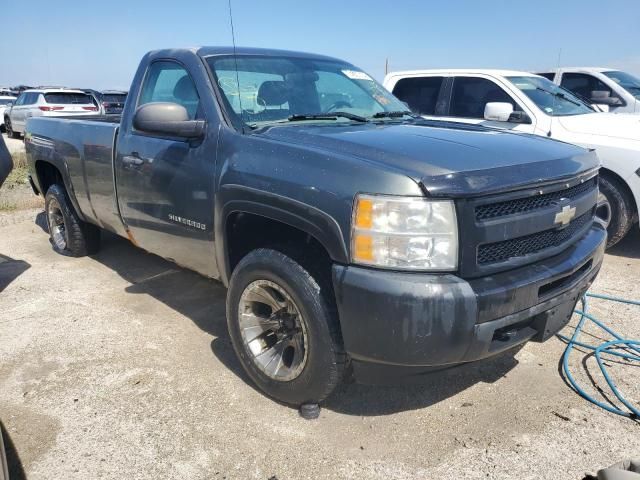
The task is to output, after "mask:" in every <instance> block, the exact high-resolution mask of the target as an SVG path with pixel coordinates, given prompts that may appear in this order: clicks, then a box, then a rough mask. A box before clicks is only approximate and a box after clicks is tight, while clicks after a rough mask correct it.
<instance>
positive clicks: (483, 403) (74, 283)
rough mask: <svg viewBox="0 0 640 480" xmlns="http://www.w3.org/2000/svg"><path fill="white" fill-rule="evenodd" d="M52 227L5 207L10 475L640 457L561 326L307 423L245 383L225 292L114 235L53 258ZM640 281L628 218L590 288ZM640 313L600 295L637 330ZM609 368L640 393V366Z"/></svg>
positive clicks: (522, 472)
mask: <svg viewBox="0 0 640 480" xmlns="http://www.w3.org/2000/svg"><path fill="white" fill-rule="evenodd" d="M0 194H1V193H0ZM43 225H44V223H43V214H42V213H41V212H40V211H39V210H38V209H35V210H25V211H18V212H12V213H0V420H1V421H2V422H3V423H4V427H5V430H6V433H7V434H8V437H9V440H10V446H9V450H10V457H11V458H12V459H13V461H16V460H18V461H19V465H18V468H17V470H16V477H15V478H24V477H25V476H26V478H29V479H54V478H55V479H60V478H64V479H83V480H84V479H95V478H102V479H121V478H128V479H156V478H184V479H263V480H267V479H270V478H276V479H279V480H285V479H336V478H345V479H372V480H373V479H385V480H387V479H416V478H419V479H438V478H495V479H513V478H518V479H554V480H556V479H581V478H582V477H583V476H584V474H585V473H586V472H591V473H595V471H596V470H597V469H598V468H601V467H604V466H607V465H609V464H612V463H614V462H616V461H619V460H621V459H623V458H626V457H632V456H636V457H637V456H640V426H639V425H638V424H637V423H634V422H632V421H630V420H627V419H624V418H622V417H618V416H615V415H612V414H608V413H605V412H604V411H602V410H600V409H598V408H595V407H593V406H592V405H590V404H588V403H587V402H586V401H584V400H583V399H581V398H580V397H579V396H577V395H576V394H574V393H573V392H572V391H571V390H570V389H569V388H568V387H567V386H566V385H565V383H564V382H563V380H562V377H561V376H560V375H559V373H558V364H559V363H558V362H559V359H560V356H561V354H562V351H563V344H562V343H561V342H560V341H559V340H558V339H556V338H553V339H551V340H549V341H548V342H546V343H544V344H536V343H530V344H527V345H526V346H525V347H523V348H521V349H518V350H517V351H515V352H511V353H509V354H506V355H502V356H499V357H497V358H493V359H490V360H488V361H484V362H481V363H478V364H474V365H471V366H467V367H464V368H461V369H454V370H451V371H449V372H444V373H439V374H434V375H431V376H429V377H427V378H425V384H424V385H421V386H414V387H402V388H401V387H385V388H381V387H366V386H359V385H348V386H344V387H342V388H340V389H339V390H338V391H337V392H336V394H335V395H333V396H332V397H331V398H330V399H329V400H328V401H327V403H326V405H324V406H323V409H322V413H321V416H320V419H319V420H316V421H305V420H303V419H301V418H299V417H298V415H297V412H296V411H295V410H292V409H290V408H287V407H284V406H281V405H279V404H277V403H275V402H273V401H271V400H269V399H267V398H265V397H264V396H263V395H261V394H260V393H259V392H257V391H256V390H255V389H254V388H253V387H252V386H251V385H250V384H249V382H248V379H247V378H246V376H245V375H244V374H243V372H242V370H241V367H240V365H239V364H238V362H237V361H236V359H235V356H234V353H233V350H232V348H231V345H230V342H229V339H228V335H227V333H226V324H225V313H224V311H225V308H224V296H225V290H224V288H223V287H222V286H220V285H219V284H217V283H215V282H213V281H209V280H206V279H204V278H202V277H200V276H198V275H196V274H194V273H191V272H188V271H185V270H182V269H180V268H178V267H176V266H175V265H173V264H170V263H168V262H165V261H164V260H162V259H160V258H158V257H156V256H154V255H151V254H147V253H145V252H143V251H141V250H138V249H136V248H135V247H133V246H132V245H131V244H129V243H128V242H127V241H126V240H123V239H120V238H115V237H112V236H104V246H103V249H102V251H101V253H100V254H99V255H97V256H95V257H93V258H82V259H74V258H66V257H62V256H59V255H56V254H55V253H54V252H53V251H52V250H51V247H50V245H49V242H48V236H47V233H46V232H45V229H44V228H43V227H42V226H43ZM638 278H640V232H638V231H637V229H634V231H633V233H632V235H630V236H629V237H628V238H627V239H625V241H624V242H623V244H622V245H620V246H619V247H617V248H615V249H614V250H613V252H611V253H610V254H608V255H607V257H606V259H605V263H604V266H603V269H602V272H601V275H600V277H599V278H598V280H597V282H596V283H595V285H594V287H593V289H592V290H593V291H597V292H602V293H608V294H613V295H622V296H625V297H629V298H636V299H640V282H638ZM638 310H640V308H639V307H628V306H622V305H603V304H596V305H595V306H594V311H596V312H598V314H600V315H601V316H602V317H603V318H607V322H608V324H609V325H611V326H612V327H613V328H614V329H616V330H618V331H619V332H622V333H624V334H625V335H627V336H628V337H631V338H640V322H638V321H637V319H638V314H639V313H640V311H638ZM570 332H571V328H570V327H567V329H566V330H565V332H564V333H566V334H569V333H570ZM594 333H595V334H598V332H595V331H594ZM584 358H585V357H584V355H583V354H581V353H580V352H577V355H576V356H575V358H574V360H573V369H574V371H575V372H576V376H577V377H578V378H579V379H581V381H583V382H584V384H585V385H588V384H589V379H588V377H587V376H586V375H585V365H586V368H587V369H588V371H589V372H590V373H591V375H592V376H593V379H594V381H595V382H596V383H597V384H598V385H602V386H604V383H603V382H602V379H601V378H600V376H599V375H598V374H597V373H596V367H595V364H594V362H593V359H587V360H586V361H585V363H584V365H583V364H582V360H583V359H584ZM612 372H614V374H615V377H616V379H617V381H618V383H619V385H620V386H621V388H622V389H623V390H624V392H625V394H626V395H627V397H628V398H629V399H631V400H633V401H635V402H636V403H639V401H640V382H638V378H639V375H638V374H639V371H638V369H637V368H635V369H634V368H632V367H622V366H615V365H614V366H613V367H612ZM591 390H593V388H592V389H591ZM593 391H594V392H595V390H593ZM21 475H22V476H21ZM12 478H14V477H12Z"/></svg>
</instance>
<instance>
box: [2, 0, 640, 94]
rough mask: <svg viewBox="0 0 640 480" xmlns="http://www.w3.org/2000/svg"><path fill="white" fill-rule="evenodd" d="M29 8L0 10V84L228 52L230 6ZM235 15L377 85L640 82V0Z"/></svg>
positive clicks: (91, 83) (144, 2)
mask: <svg viewBox="0 0 640 480" xmlns="http://www.w3.org/2000/svg"><path fill="white" fill-rule="evenodd" d="M1 1H2V2H9V0H1ZM24 5H25V6H24V7H22V8H16V9H15V11H14V12H13V13H7V12H6V9H2V8H0V19H2V20H4V18H6V17H12V18H11V19H10V21H2V22H1V23H0V24H1V25H2V27H1V31H2V35H1V36H2V38H3V39H4V40H3V45H2V48H0V86H13V85H17V84H27V85H44V84H46V85H64V86H75V87H82V88H95V89H112V88H122V89H127V88H128V86H129V83H130V81H131V78H132V77H133V75H134V73H135V69H136V67H137V65H138V61H139V59H140V58H141V57H142V55H143V54H144V53H145V52H147V51H148V50H154V49H158V48H165V47H189V46H199V45H231V44H232V38H231V28H230V23H229V7H228V1H227V0H206V1H204V0H202V1H200V0H181V1H175V0H172V1H165V0H155V1H154V0H111V1H109V2H105V1H102V0H82V1H80V0H64V1H63V2H54V3H52V2H50V1H44V0H29V2H27V3H25V4H24ZM26 5H28V7H27V6H26ZM53 5H55V6H53ZM231 7H232V12H233V22H234V26H235V36H236V44H237V45H238V46H248V47H269V48H283V49H288V50H299V51H307V52H313V53H321V54H325V55H330V56H334V57H338V58H342V59H344V60H347V61H349V62H351V63H353V64H355V65H357V66H358V67H360V68H362V69H363V70H365V71H367V72H368V73H370V74H371V75H372V76H374V77H375V78H377V79H378V80H382V79H383V77H384V72H385V70H384V69H385V60H386V59H388V61H389V69H390V71H393V70H404V69H417V68H471V67H475V68H508V69H518V70H536V69H546V68H552V67H556V66H558V65H561V66H603V67H613V68H618V69H623V70H627V71H629V72H631V73H634V74H636V75H638V76H640V1H639V0H609V1H606V2H603V1H601V0H599V1H597V2H596V1H592V0H556V1H548V0H536V1H532V0H529V1H497V0H451V1H431V0H397V1H395V2H389V1H379V0H370V1H360V0H322V1H310V0H307V1H304V0H297V1H294V0H231ZM27 10H28V11H29V12H34V14H26V13H27V12H26V11H27ZM12 44H13V45H12Z"/></svg>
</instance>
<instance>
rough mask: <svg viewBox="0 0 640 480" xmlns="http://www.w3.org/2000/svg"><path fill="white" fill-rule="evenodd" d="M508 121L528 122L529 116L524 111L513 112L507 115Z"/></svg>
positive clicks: (529, 121)
mask: <svg viewBox="0 0 640 480" xmlns="http://www.w3.org/2000/svg"><path fill="white" fill-rule="evenodd" d="M509 123H525V124H530V123H532V122H531V117H530V116H529V115H527V114H526V113H524V112H513V113H512V114H511V115H509Z"/></svg>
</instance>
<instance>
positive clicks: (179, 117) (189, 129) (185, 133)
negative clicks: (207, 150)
mask: <svg viewBox="0 0 640 480" xmlns="http://www.w3.org/2000/svg"><path fill="white" fill-rule="evenodd" d="M133 127H134V128H135V129H136V130H140V131H141V132H146V133H155V134H160V135H167V136H170V137H180V138H200V137H202V136H203V135H204V131H205V121H204V120H191V119H189V114H188V113H187V109H186V108H184V107H183V106H182V105H178V104H177V103H171V102H153V103H147V104H145V105H141V106H140V107H138V108H137V109H136V112H135V114H134V115H133Z"/></svg>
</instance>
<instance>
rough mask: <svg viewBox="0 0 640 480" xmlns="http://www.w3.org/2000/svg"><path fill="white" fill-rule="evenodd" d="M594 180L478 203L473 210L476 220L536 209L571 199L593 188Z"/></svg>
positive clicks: (595, 180)
mask: <svg viewBox="0 0 640 480" xmlns="http://www.w3.org/2000/svg"><path fill="white" fill-rule="evenodd" d="M595 182H597V179H596V178H592V179H590V180H589V181H587V182H584V183H579V184H578V185H574V186H573V187H571V188H567V189H564V190H558V191H556V192H551V193H545V194H544V195H536V196H532V197H527V198H518V199H515V200H507V201H504V202H498V203H491V204H488V205H478V206H477V207H476V210H475V213H476V220H490V219H492V218H499V217H504V216H506V215H513V214H515V213H523V212H530V211H532V210H538V209H540V208H545V207H548V206H549V205H551V204H552V203H553V202H555V201H557V200H560V199H561V198H568V199H569V200H571V199H573V198H575V197H578V196H580V195H582V194H583V193H585V192H588V191H589V190H591V189H592V188H594V184H595Z"/></svg>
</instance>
